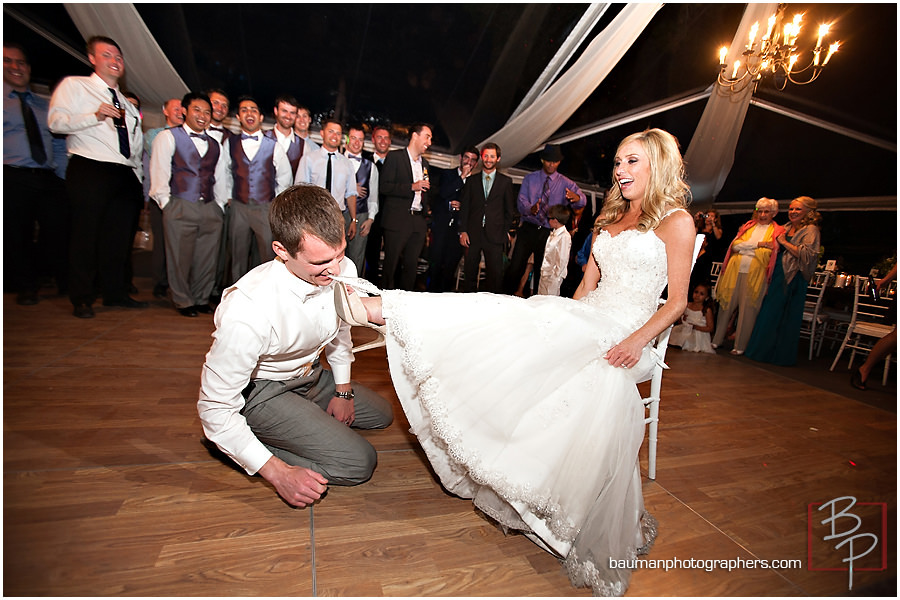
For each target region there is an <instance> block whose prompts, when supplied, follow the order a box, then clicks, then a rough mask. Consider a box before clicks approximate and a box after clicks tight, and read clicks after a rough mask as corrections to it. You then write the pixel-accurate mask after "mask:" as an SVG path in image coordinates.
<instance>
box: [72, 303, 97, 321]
mask: <svg viewBox="0 0 900 600" xmlns="http://www.w3.org/2000/svg"><path fill="white" fill-rule="evenodd" d="M72 315H73V316H75V317H78V318H79V319H93V318H94V309H93V308H91V305H90V304H76V305H75V310H73V311H72Z"/></svg>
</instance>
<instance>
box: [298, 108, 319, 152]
mask: <svg viewBox="0 0 900 600" xmlns="http://www.w3.org/2000/svg"><path fill="white" fill-rule="evenodd" d="M310 123H312V115H311V114H310V112H309V109H308V108H306V107H305V106H303V105H302V104H298V105H297V119H296V120H295V121H294V134H295V135H297V136H298V137H299V138H300V139H301V140H303V143H304V144H305V148H304V150H303V151H304V152H312V151H313V150H318V149H319V145H318V144H317V143H315V142H314V141H313V139H312V138H311V137H309V124H310Z"/></svg>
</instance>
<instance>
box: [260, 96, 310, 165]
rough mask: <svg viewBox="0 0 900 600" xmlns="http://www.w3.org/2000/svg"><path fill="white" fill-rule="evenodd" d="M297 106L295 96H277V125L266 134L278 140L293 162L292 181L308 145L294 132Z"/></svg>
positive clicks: (289, 159)
mask: <svg viewBox="0 0 900 600" xmlns="http://www.w3.org/2000/svg"><path fill="white" fill-rule="evenodd" d="M297 107H298V104H297V100H296V98H294V97H293V96H288V95H286V94H282V95H280V96H278V97H277V98H275V127H273V128H272V129H270V130H268V131H266V132H265V134H264V135H265V136H266V137H270V138H272V139H274V140H275V141H276V142H278V144H279V145H280V146H281V147H282V148H283V149H284V152H285V154H287V157H288V161H289V162H290V163H291V181H293V180H294V177H296V175H297V165H299V164H300V158H301V157H302V156H303V152H304V149H305V148H304V147H305V145H306V141H305V140H304V139H303V138H301V137H300V136H299V135H297V134H295V133H294V123H295V122H296V120H297Z"/></svg>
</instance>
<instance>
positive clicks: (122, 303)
mask: <svg viewBox="0 0 900 600" xmlns="http://www.w3.org/2000/svg"><path fill="white" fill-rule="evenodd" d="M103 306H118V307H119V308H148V307H149V306H150V303H149V302H142V301H140V300H135V299H134V298H132V297H131V296H125V297H124V298H123V299H122V300H104V301H103Z"/></svg>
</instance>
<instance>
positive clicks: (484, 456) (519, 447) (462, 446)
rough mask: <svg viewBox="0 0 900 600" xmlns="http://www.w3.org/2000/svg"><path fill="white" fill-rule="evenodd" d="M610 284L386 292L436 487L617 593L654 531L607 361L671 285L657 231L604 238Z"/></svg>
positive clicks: (411, 412) (596, 250)
mask: <svg viewBox="0 0 900 600" xmlns="http://www.w3.org/2000/svg"><path fill="white" fill-rule="evenodd" d="M592 253H593V256H594V257H595V259H596V260H597V263H598V264H599V266H600V269H601V273H602V279H601V281H600V284H599V286H598V287H597V289H596V290H593V291H592V292H590V293H589V294H588V295H587V296H586V297H585V298H584V299H582V300H581V301H575V300H571V299H568V298H559V297H554V296H533V297H531V298H529V299H528V300H524V299H522V298H517V297H513V296H500V295H494V294H486V293H479V294H421V293H412V292H402V291H384V292H383V296H382V300H383V314H384V317H385V319H386V322H387V352H388V359H389V363H390V370H391V377H392V378H393V382H394V386H395V388H396V390H397V395H398V397H399V399H400V402H401V404H402V406H403V410H404V412H405V413H406V416H407V418H408V419H409V422H410V425H411V430H412V432H413V433H415V435H416V436H417V437H418V439H419V442H420V443H421V444H422V447H423V448H424V450H425V453H426V455H427V456H428V459H429V461H430V462H431V464H432V466H433V467H434V470H435V472H436V473H437V475H438V476H439V477H440V480H441V483H442V484H443V485H444V487H445V488H446V489H447V490H449V491H450V492H452V493H454V494H456V495H458V496H461V497H463V498H471V499H472V500H473V502H474V503H475V505H476V506H477V507H478V508H480V509H481V510H482V511H484V512H485V513H486V514H488V515H489V516H491V517H492V518H494V519H496V520H497V521H498V522H499V523H501V524H502V525H503V526H505V527H508V528H511V529H518V530H521V531H523V532H525V533H526V534H527V535H529V537H531V539H533V540H535V541H536V542H538V543H539V544H541V545H543V546H544V547H545V548H547V547H549V548H550V549H552V551H553V552H555V553H556V554H558V555H559V556H560V557H561V558H563V559H564V561H565V565H566V568H567V570H568V573H569V577H570V579H571V580H572V582H573V583H574V584H575V585H578V586H583V585H589V586H591V587H592V588H593V591H594V593H595V594H599V595H605V596H610V595H622V594H623V593H624V592H625V589H626V588H627V585H628V579H629V577H630V574H631V573H630V570H629V569H624V568H611V567H610V559H615V560H617V561H618V560H623V559H625V560H629V561H630V560H632V559H634V558H635V556H636V555H637V554H645V553H646V552H647V551H648V550H649V546H650V544H652V542H653V540H654V538H655V537H656V525H655V520H654V519H653V517H651V516H650V515H649V514H647V513H646V512H645V510H644V502H643V496H642V490H641V477H640V471H639V469H638V451H639V449H640V446H641V443H642V440H643V437H644V408H643V404H642V402H641V398H640V395H639V394H638V391H637V387H636V383H638V382H640V381H644V380H646V379H648V378H649V377H650V373H651V370H652V368H653V366H654V364H655V362H656V356H655V354H654V352H653V350H652V349H651V348H650V347H647V348H645V349H644V353H643V354H644V355H643V357H642V358H641V360H640V362H639V363H638V364H637V365H636V366H635V367H633V368H631V369H623V368H616V367H612V366H610V365H609V363H608V362H607V361H606V360H605V359H604V358H603V356H604V354H605V353H606V351H607V349H609V348H610V347H611V346H613V345H614V344H616V343H617V342H619V341H621V340H623V339H624V338H625V337H627V336H628V335H629V334H630V333H631V332H633V331H635V330H636V329H638V328H639V327H640V326H641V325H643V324H644V323H645V322H646V321H647V320H648V319H649V318H650V316H651V315H652V314H653V312H654V311H655V310H656V309H657V301H658V298H659V295H660V293H661V292H662V289H663V287H664V286H665V285H666V280H667V278H666V271H667V268H666V267H667V263H666V252H665V245H664V244H663V242H662V241H661V240H660V239H659V238H658V237H657V236H656V234H655V233H654V232H653V231H650V232H647V233H640V232H638V231H636V230H626V231H623V232H621V233H619V234H618V235H616V236H610V235H609V234H608V233H607V232H605V231H604V232H602V233H600V235H598V236H597V239H596V241H595V243H594V246H593V248H592Z"/></svg>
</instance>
